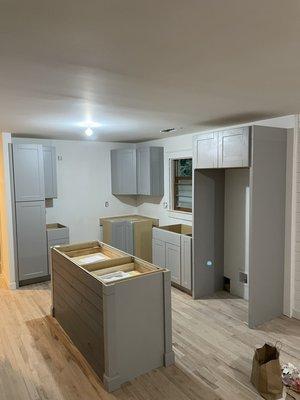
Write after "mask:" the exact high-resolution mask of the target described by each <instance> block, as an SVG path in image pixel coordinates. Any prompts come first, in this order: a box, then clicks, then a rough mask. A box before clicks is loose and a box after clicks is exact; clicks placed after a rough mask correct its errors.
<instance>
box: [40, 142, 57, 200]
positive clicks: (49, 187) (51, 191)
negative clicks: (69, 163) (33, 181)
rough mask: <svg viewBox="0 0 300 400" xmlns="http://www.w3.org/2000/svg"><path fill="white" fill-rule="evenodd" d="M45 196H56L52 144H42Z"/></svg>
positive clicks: (54, 159) (54, 154)
mask: <svg viewBox="0 0 300 400" xmlns="http://www.w3.org/2000/svg"><path fill="white" fill-rule="evenodd" d="M43 160H44V180H45V198H46V199H53V198H56V197H57V171H56V150H55V147H54V146H43Z"/></svg>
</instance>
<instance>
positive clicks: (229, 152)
mask: <svg viewBox="0 0 300 400" xmlns="http://www.w3.org/2000/svg"><path fill="white" fill-rule="evenodd" d="M249 150H250V149H249V128H248V127H245V128H238V129H230V130H226V131H223V132H219V167H220V168H234V167H248V166H249V153H250V151H249Z"/></svg>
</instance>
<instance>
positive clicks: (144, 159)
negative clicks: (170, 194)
mask: <svg viewBox="0 0 300 400" xmlns="http://www.w3.org/2000/svg"><path fill="white" fill-rule="evenodd" d="M136 152H137V191H138V194H140V195H148V196H163V195H164V149H163V147H141V148H138V149H137V150H136Z"/></svg>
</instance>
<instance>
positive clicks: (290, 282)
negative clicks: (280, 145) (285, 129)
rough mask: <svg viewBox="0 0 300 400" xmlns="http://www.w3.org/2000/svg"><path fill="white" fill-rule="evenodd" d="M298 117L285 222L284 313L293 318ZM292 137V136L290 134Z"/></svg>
mask: <svg viewBox="0 0 300 400" xmlns="http://www.w3.org/2000/svg"><path fill="white" fill-rule="evenodd" d="M298 129H299V127H298V116H297V115H295V128H294V132H293V133H292V136H288V141H287V164H286V166H287V171H286V213H285V217H286V220H285V221H286V222H285V265H284V300H283V313H284V314H285V315H286V316H288V317H292V315H293V304H294V271H295V243H296V204H297V158H298V155H297V142H298V134H297V132H298ZM289 135H290V134H289Z"/></svg>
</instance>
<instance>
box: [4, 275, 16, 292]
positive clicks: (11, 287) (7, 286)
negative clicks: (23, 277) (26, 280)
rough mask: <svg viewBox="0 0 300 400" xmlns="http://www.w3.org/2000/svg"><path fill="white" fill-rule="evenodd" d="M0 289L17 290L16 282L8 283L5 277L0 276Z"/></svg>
mask: <svg viewBox="0 0 300 400" xmlns="http://www.w3.org/2000/svg"><path fill="white" fill-rule="evenodd" d="M0 287H2V288H6V289H11V290H15V289H17V284H16V282H8V280H7V277H6V275H4V274H0Z"/></svg>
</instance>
